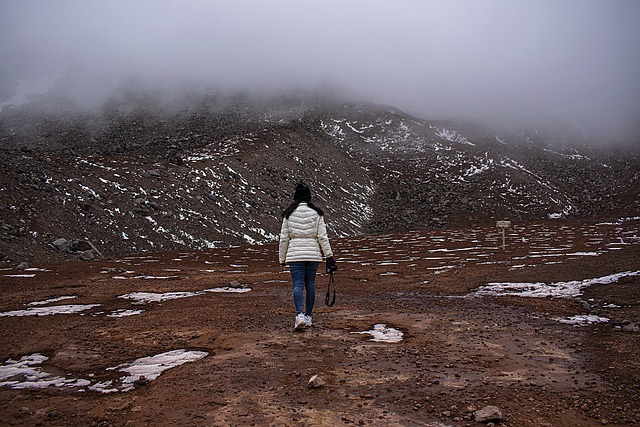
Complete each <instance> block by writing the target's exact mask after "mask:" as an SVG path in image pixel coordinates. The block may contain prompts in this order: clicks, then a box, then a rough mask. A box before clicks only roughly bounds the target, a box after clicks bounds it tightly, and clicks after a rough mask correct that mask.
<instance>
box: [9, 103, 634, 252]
mask: <svg viewBox="0 0 640 427" xmlns="http://www.w3.org/2000/svg"><path fill="white" fill-rule="evenodd" d="M52 99H53V98H51V99H44V98H42V99H39V100H38V102H32V103H30V104H25V105H22V106H19V107H13V108H7V107H5V108H3V109H2V110H1V111H0V149H1V151H0V152H1V156H0V168H1V170H2V174H1V175H0V197H1V198H0V257H1V258H3V259H4V260H5V261H7V262H12V263H17V262H21V261H27V262H30V261H31V262H36V261H37V262H43V261H57V260H61V259H64V258H67V257H70V256H77V253H74V252H72V253H69V252H68V251H69V250H70V249H78V251H79V250H81V249H91V250H92V251H93V252H98V253H99V254H101V255H104V256H111V255H115V254H127V253H140V252H145V251H160V250H166V249H178V250H179V249H181V248H184V249H197V248H211V247H220V246H227V245H243V244H253V243H260V242H270V241H275V240H277V238H278V233H279V229H280V221H281V219H280V213H281V211H282V210H283V209H284V208H285V207H286V206H287V205H288V203H289V202H290V198H291V194H292V189H293V187H294V186H295V184H296V183H297V182H298V181H300V180H304V181H306V182H308V183H309V184H310V185H311V187H312V191H313V193H314V197H315V199H316V201H317V203H318V204H319V205H321V206H323V207H324V208H325V209H326V211H327V222H328V225H329V227H330V231H331V233H332V235H334V236H350V235H357V234H363V233H376V232H383V231H391V230H400V229H410V228H443V227H447V228H450V227H460V226H467V225H472V224H476V225H477V224H491V223H493V222H494V221H495V220H497V219H510V220H512V221H525V220H533V219H542V218H559V219H560V218H567V219H594V218H597V219H600V218H610V217H620V216H635V215H637V214H638V212H639V210H640V198H639V196H640V194H639V193H640V190H639V189H640V182H639V179H640V156H639V153H638V151H637V150H634V149H630V148H628V149H622V148H618V149H611V148H609V149H607V150H598V149H595V148H593V147H594V146H593V145H588V144H586V143H585V142H584V141H582V138H583V137H582V136H580V135H579V134H578V135H576V136H573V137H567V136H564V137H562V138H560V137H557V136H556V137H554V136H551V135H550V134H545V133H543V132H541V131H538V130H536V129H526V130H522V131H520V132H518V133H513V134H506V133H495V132H491V131H489V130H487V129H482V128H479V127H474V126H469V125H460V124H453V123H444V122H435V121H428V120H421V119H418V118H415V117H411V116H409V115H407V114H404V113H403V112H401V111H398V110H396V109H393V108H389V107H384V106H376V105H361V104H360V105H356V104H346V103H337V102H328V101H326V100H325V101H320V100H318V99H314V98H310V97H307V98H304V99H303V98H299V97H282V98H278V99H275V98H272V99H269V100H261V101H256V100H249V99H248V98H246V97H242V96H235V97H227V98H225V99H221V98H220V97H218V96H192V97H191V99H185V100H183V102H181V103H180V104H177V105H176V104H172V105H170V106H169V105H166V104H163V102H162V100H161V99H158V98H155V97H153V96H151V95H140V94H134V93H129V94H124V95H122V96H120V97H118V98H114V99H111V100H110V101H109V102H107V103H105V104H104V106H103V108H102V109H101V110H100V111H93V112H90V113H89V112H78V111H76V110H74V109H73V108H71V107H69V106H68V105H67V104H65V103H63V102H60V101H55V102H54V101H52ZM636 146H637V144H636ZM60 239H66V240H67V242H66V243H65V242H63V241H62V240H60ZM56 240H57V241H58V243H57V245H54V244H53V242H54V241H56ZM82 241H86V242H90V243H91V244H92V245H93V248H91V247H88V246H87V245H86V244H84V246H83V244H82V243H83V242H82ZM73 243H75V244H76V245H75V246H70V245H71V244H73ZM60 249H64V250H65V251H61V250H60Z"/></svg>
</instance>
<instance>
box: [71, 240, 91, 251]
mask: <svg viewBox="0 0 640 427" xmlns="http://www.w3.org/2000/svg"><path fill="white" fill-rule="evenodd" d="M92 249H93V245H92V244H91V243H89V242H87V241H86V240H75V241H74V242H73V243H72V244H71V251H72V252H85V251H90V250H92Z"/></svg>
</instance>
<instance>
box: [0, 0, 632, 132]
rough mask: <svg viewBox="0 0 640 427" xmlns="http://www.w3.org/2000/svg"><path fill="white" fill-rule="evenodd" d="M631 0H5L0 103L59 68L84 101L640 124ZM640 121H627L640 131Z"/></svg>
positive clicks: (0, 18) (619, 127) (0, 8)
mask: <svg viewBox="0 0 640 427" xmlns="http://www.w3.org/2000/svg"><path fill="white" fill-rule="evenodd" d="M638 22H640V2H639V1H636V0H598V1H596V0H535V1H532V0H502V1H501V0H484V1H476V0H467V1H463V0H442V1H431V0H393V1H391V0H385V1H381V0H316V1H312V0H308V1H305V0H269V1H265V0H252V1H249V0H224V1H223V0H209V1H206V0H182V1H179V0H175V1H171V0H110V1H98V0H55V1H53V0H52V1H41V0H0V58H1V60H0V101H2V100H3V99H6V98H8V97H10V96H12V95H13V91H14V88H15V87H16V85H17V84H18V83H19V81H21V80H23V79H27V78H33V77H37V76H42V75H48V74H52V73H64V74H65V75H66V76H67V81H69V82H70V85H69V86H68V89H69V91H70V93H71V94H72V95H73V96H74V97H76V98H77V99H78V101H79V102H81V103H83V104H86V105H89V104H92V103H96V102H100V101H101V100H102V99H103V98H104V97H106V96H109V94H110V93H111V91H112V90H113V89H114V88H116V87H118V85H119V84H121V82H122V81H124V80H128V81H136V82H138V83H140V84H141V85H143V86H144V87H147V88H151V89H158V88H163V89H169V90H174V89H175V88H177V87H181V86H183V85H190V86H192V87H193V86H198V87H202V88H210V89H218V90H236V89H242V90H248V91H254V90H260V91H265V90H286V89H315V88H322V87H331V88H333V90H334V91H337V92H339V93H342V94H348V95H349V96H351V97H352V98H353V99H354V100H366V101H371V102H376V103H384V104H389V105H392V106H394V107H397V108H400V109H402V110H404V111H407V112H409V113H411V114H414V115H416V116H419V117H422V118H427V119H459V120H475V121H485V122H490V123H499V124H507V123H509V124H515V125H520V124H524V123H544V122H567V123H571V124H575V125H578V126H582V127H583V128H585V129H587V130H589V131H594V132H599V133H606V132H617V133H620V132H623V131H628V130H629V128H630V127H633V126H637V124H638V122H640V84H639V82H640V78H639V77H640V25H638ZM636 129H637V127H636Z"/></svg>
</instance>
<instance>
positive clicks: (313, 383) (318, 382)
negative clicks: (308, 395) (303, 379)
mask: <svg viewBox="0 0 640 427" xmlns="http://www.w3.org/2000/svg"><path fill="white" fill-rule="evenodd" d="M325 384H326V382H325V380H323V379H322V378H321V377H320V376H318V375H314V376H312V377H311V378H310V379H309V383H308V384H307V387H309V388H320V387H322V386H324V385H325Z"/></svg>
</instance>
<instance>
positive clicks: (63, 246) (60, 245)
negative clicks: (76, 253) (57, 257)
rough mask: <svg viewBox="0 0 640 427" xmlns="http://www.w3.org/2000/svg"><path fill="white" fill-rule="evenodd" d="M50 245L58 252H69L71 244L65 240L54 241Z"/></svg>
mask: <svg viewBox="0 0 640 427" xmlns="http://www.w3.org/2000/svg"><path fill="white" fill-rule="evenodd" d="M52 245H53V246H55V247H56V248H57V249H58V250H59V251H60V252H71V242H70V241H68V240H67V239H63V238H60V239H56V240H54V241H53V242H52Z"/></svg>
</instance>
